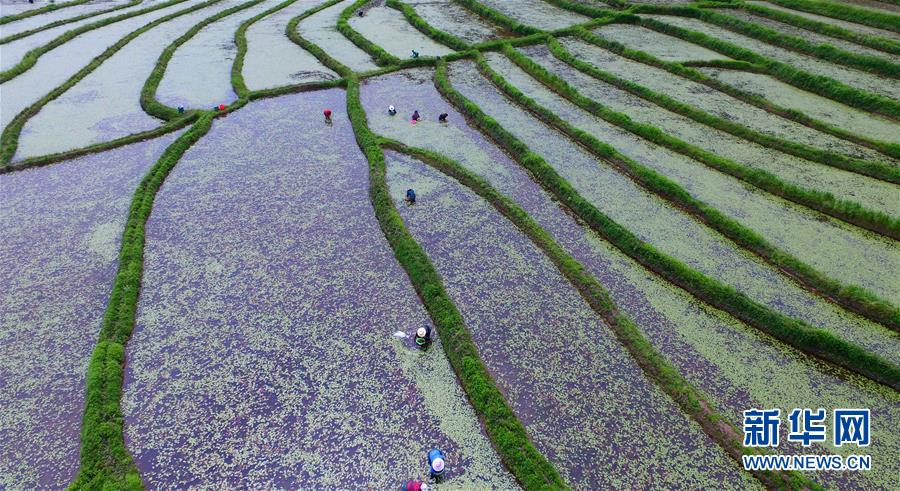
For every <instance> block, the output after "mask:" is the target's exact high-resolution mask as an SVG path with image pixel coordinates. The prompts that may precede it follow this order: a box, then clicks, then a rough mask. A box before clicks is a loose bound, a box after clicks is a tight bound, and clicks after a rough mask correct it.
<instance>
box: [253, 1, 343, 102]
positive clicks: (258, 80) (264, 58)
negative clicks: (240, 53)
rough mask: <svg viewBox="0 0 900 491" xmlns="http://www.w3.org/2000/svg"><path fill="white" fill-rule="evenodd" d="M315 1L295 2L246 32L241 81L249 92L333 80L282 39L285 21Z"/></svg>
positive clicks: (324, 69)
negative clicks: (242, 80)
mask: <svg viewBox="0 0 900 491" xmlns="http://www.w3.org/2000/svg"><path fill="white" fill-rule="evenodd" d="M319 3H320V2H319V0H298V1H296V2H294V3H292V4H291V5H289V6H288V7H285V8H283V9H281V10H279V11H278V12H276V13H274V14H272V15H269V16H267V17H264V18H263V19H261V20H259V21H257V22H255V23H254V24H253V25H251V26H250V27H249V28H248V29H247V55H246V56H245V58H244V68H243V75H244V82H245V83H246V84H247V88H249V89H250V90H261V89H271V88H273V87H280V86H283V85H291V84H299V83H304V82H317V81H321V80H331V79H334V78H337V74H336V73H334V72H333V71H332V70H330V69H329V68H327V67H326V66H325V65H322V64H321V63H320V62H319V60H317V59H316V57H314V56H313V55H311V54H309V53H308V52H306V51H304V50H303V49H302V48H300V47H299V46H297V45H296V44H294V43H293V42H291V40H290V39H288V38H287V36H285V28H287V24H288V22H289V21H290V20H291V19H292V18H293V17H296V16H298V15H300V14H302V13H303V12H306V11H307V10H309V9H311V8H314V7H315V6H316V5H318V4H319Z"/></svg>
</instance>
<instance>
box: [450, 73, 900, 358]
mask: <svg viewBox="0 0 900 491" xmlns="http://www.w3.org/2000/svg"><path fill="white" fill-rule="evenodd" d="M452 68H453V70H452V75H453V77H452V78H451V80H452V82H453V83H454V85H455V86H456V87H457V89H458V90H459V91H460V92H462V93H463V94H464V95H466V97H468V98H470V99H471V100H472V101H473V102H475V103H476V104H478V105H479V106H480V107H481V108H482V109H484V110H485V111H486V112H487V114H488V115H490V116H492V117H493V118H495V119H496V120H497V121H499V122H500V123H501V124H502V125H504V127H505V128H506V129H507V130H509V131H511V132H512V133H513V134H515V135H516V136H517V137H518V138H519V139H520V140H522V141H525V142H528V145H529V147H530V148H531V150H532V151H534V152H536V153H538V154H539V155H541V156H543V157H544V158H545V159H546V160H547V162H548V163H549V164H550V165H552V166H553V167H554V168H555V169H556V170H557V172H559V173H560V175H561V176H562V177H563V178H565V179H566V180H568V182H569V183H571V184H572V186H574V187H575V189H576V190H578V192H579V193H580V194H581V195H582V196H583V197H584V198H585V199H587V200H589V201H591V202H592V203H593V204H594V205H595V206H597V208H598V209H599V210H600V211H602V212H603V213H605V214H606V215H607V216H609V217H610V218H612V219H613V220H615V221H616V222H618V223H619V224H621V225H622V226H624V227H626V228H628V229H629V230H631V231H632V232H633V233H634V234H635V235H636V236H638V237H639V238H641V239H642V240H644V241H646V242H648V243H650V244H652V245H653V246H654V247H656V248H658V249H659V250H660V251H662V252H664V253H665V254H668V255H670V256H673V257H675V258H677V259H679V260H680V261H682V262H683V263H685V264H687V265H688V266H690V267H692V268H694V269H696V270H698V271H700V272H703V273H704V274H706V275H709V276H711V277H713V278H717V279H719V280H720V281H722V282H724V283H726V284H729V285H731V286H732V287H734V288H736V289H737V290H739V291H741V292H743V293H745V294H746V295H748V296H749V297H750V298H752V299H755V300H756V301H758V302H761V303H763V304H766V305H768V306H769V307H771V308H773V309H775V310H777V311H780V312H782V313H784V314H786V315H789V316H792V317H795V318H799V319H802V320H804V321H806V322H808V323H810V324H812V325H814V326H819V327H822V328H824V329H827V330H830V331H832V332H834V333H836V334H837V335H839V336H842V337H844V338H846V339H848V340H850V341H853V342H856V343H858V344H861V345H863V346H865V347H866V348H869V349H871V350H872V351H874V352H877V353H879V354H881V355H882V356H884V357H887V358H889V359H892V360H895V361H897V360H900V339H897V337H896V336H895V335H892V334H891V333H890V332H889V331H888V330H887V329H885V328H883V327H881V326H879V325H877V324H874V323H871V322H868V321H866V320H865V319H862V318H860V317H858V316H855V315H851V314H848V313H847V312H845V311H843V310H841V309H840V308H838V307H836V306H835V305H833V304H831V303H828V302H826V301H825V300H823V299H821V298H819V297H816V296H814V295H812V294H811V293H809V292H807V291H806V290H803V289H802V288H800V287H799V286H798V285H796V284H795V283H793V282H792V281H791V280H789V279H788V278H787V277H786V276H784V275H782V274H780V273H779V272H778V271H777V270H775V269H774V268H772V267H770V266H769V265H767V264H766V263H764V262H763V261H762V260H761V259H759V258H757V257H756V256H754V255H752V254H750V253H749V252H746V251H744V250H742V249H740V248H738V247H737V246H735V245H734V244H733V243H732V242H730V241H728V240H727V239H725V238H724V237H722V236H721V235H719V234H718V233H716V232H714V231H713V230H711V229H709V228H707V227H706V226H704V225H701V224H700V223H698V222H696V221H694V219H693V218H691V217H690V216H688V215H686V214H684V213H683V212H681V211H679V210H677V209H675V208H673V207H671V206H670V205H669V204H668V203H667V202H664V201H662V200H661V199H660V198H658V197H657V196H655V195H653V194H651V193H649V192H648V191H645V190H644V189H643V188H641V187H639V186H638V185H637V184H635V183H634V182H632V181H631V180H629V179H628V178H626V177H624V176H623V175H621V174H619V173H618V172H617V171H615V170H613V169H612V168H611V167H610V166H609V165H607V164H605V163H603V162H600V161H598V160H597V159H596V158H594V157H593V156H592V155H590V154H589V153H587V151H586V150H583V149H582V148H581V147H579V146H578V145H576V144H574V143H573V142H571V141H570V140H568V139H567V138H565V137H564V136H563V135H562V134H561V133H559V132H557V131H555V130H553V129H551V128H549V127H547V126H546V125H544V124H543V123H540V122H538V121H537V120H535V119H534V118H533V117H532V116H531V115H530V114H529V113H527V112H526V111H524V110H522V109H520V108H518V107H517V106H513V105H510V104H509V101H508V100H507V99H505V98H504V97H503V96H502V95H501V94H500V93H499V92H498V91H497V90H496V89H494V88H493V87H492V85H491V84H490V83H489V82H488V81H487V80H486V79H484V78H483V77H481V76H480V75H479V74H478V73H477V70H476V68H475V66H474V63H473V62H468V61H467V62H461V63H457V64H454V65H453V66H452ZM605 138H606V136H605V135H600V139H601V140H603V139H605ZM632 148H636V147H632ZM623 150H631V149H630V148H629V149H624V148H623ZM641 158H642V159H643V158H647V157H644V156H641ZM656 158H659V156H657V157H656ZM671 158H673V159H676V160H674V161H675V162H678V160H677V158H678V157H677V156H671ZM654 163H655V162H654V161H653V160H652V159H651V158H647V164H648V165H649V164H654ZM880 266H882V267H890V266H891V265H890V264H888V265H880ZM895 266H896V265H895ZM852 267H855V264H854V265H853V266H852ZM881 281H882V282H883V283H889V280H887V279H886V278H882V279H881ZM885 296H888V298H889V299H895V298H896V293H891V294H890V295H885Z"/></svg>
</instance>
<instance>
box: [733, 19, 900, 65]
mask: <svg viewBox="0 0 900 491" xmlns="http://www.w3.org/2000/svg"><path fill="white" fill-rule="evenodd" d="M716 12H720V13H723V14H728V15H730V16H732V17H736V18H738V19H741V20H743V21H746V22H753V23H754V24H759V25H761V26H764V27H768V28H769V29H773V30H775V31H778V32H780V33H782V34H786V35H788V36H794V37H799V38H801V39H804V40H806V41H808V42H811V43H815V44H827V45H829V46H834V47H835V48H838V49H842V50H844V51H849V52H851V53H857V54H861V55H867V56H877V57H880V58H884V59H887V60H890V61H892V62H894V63H898V62H900V55H896V54H891V53H888V52H886V51H880V50H877V49H873V48H867V47H865V46H861V45H859V44H856V43H853V42H850V41H845V40H843V39H839V38H835V37H831V36H825V35H823V34H819V33H816V32H812V31H808V30H806V29H803V28H800V27H795V26H792V25H791V24H786V23H784V22H779V21H777V20H772V19H768V18H766V17H763V16H761V15H757V14H754V13H751V12H747V11H744V10H739V9H717V10H716Z"/></svg>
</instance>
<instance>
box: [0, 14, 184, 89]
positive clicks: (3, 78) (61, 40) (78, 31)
mask: <svg viewBox="0 0 900 491" xmlns="http://www.w3.org/2000/svg"><path fill="white" fill-rule="evenodd" d="M184 1H185V0H170V1H168V2H165V3H160V4H157V5H151V6H150V7H147V8H143V9H140V10H135V11H134V12H128V13H125V14H121V15H117V16H114V17H110V18H108V19H101V20H98V21H97V22H91V23H90V24H85V25H83V26H80V27H76V28H75V29H72V30H69V31H66V32H64V33H62V34H60V35H59V36H57V37H56V38H54V39H52V40H50V41H49V42H47V43H46V44H43V45H41V46H38V47H36V48H34V49H32V50H30V51H28V52H27V53H25V55H24V56H22V59H21V60H20V61H19V62H18V63H16V64H15V65H13V66H11V67H9V69H7V70H4V71H2V72H0V84H2V83H4V82H7V81H9V80H12V79H14V78H16V77H18V76H19V75H21V74H23V73H25V72H26V71H28V70H29V69H31V67H33V66H34V65H35V64H36V63H37V61H38V59H39V58H40V57H41V56H44V54H45V53H47V52H48V51H50V50H52V49H54V48H58V47H60V46H62V45H63V44H65V43H66V42H68V41H71V40H72V39H74V38H75V37H77V36H80V35H82V34H84V33H86V32H88V31H92V30H94V29H97V28H99V27H103V26H107V25H110V24H113V23H115V22H119V21H122V20H125V19H130V18H132V17H135V16H138V15H143V14H146V13H148V12H152V11H154V10H159V9H164V8H166V7H170V6H172V5H175V4H179V3H182V2H184ZM111 10H115V9H111Z"/></svg>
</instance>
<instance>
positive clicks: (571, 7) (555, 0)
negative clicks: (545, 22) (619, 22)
mask: <svg viewBox="0 0 900 491" xmlns="http://www.w3.org/2000/svg"><path fill="white" fill-rule="evenodd" d="M544 1H545V2H547V3H549V4H552V5H556V6H557V7H559V8H561V9H564V10H568V11H570V12H575V13H576V14H581V15H583V16H585V17H605V16H607V15H611V14H615V13H616V12H615V11H614V10H610V9H605V8H603V7H600V6H599V5H600V4H597V5H598V6H597V7H593V6H591V5H587V4H584V3H575V2H570V1H569V0H544ZM610 4H612V3H611V2H610Z"/></svg>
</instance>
